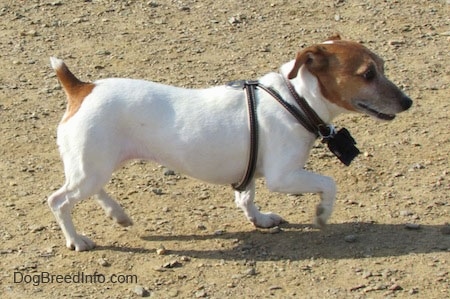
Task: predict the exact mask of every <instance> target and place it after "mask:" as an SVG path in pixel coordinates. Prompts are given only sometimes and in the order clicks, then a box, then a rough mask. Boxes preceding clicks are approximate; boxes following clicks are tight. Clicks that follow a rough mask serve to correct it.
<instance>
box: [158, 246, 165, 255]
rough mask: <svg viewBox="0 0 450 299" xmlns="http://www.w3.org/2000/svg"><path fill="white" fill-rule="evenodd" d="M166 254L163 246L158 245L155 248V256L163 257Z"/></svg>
mask: <svg viewBox="0 0 450 299" xmlns="http://www.w3.org/2000/svg"><path fill="white" fill-rule="evenodd" d="M166 253H167V250H166V248H165V247H164V246H163V245H160V246H159V247H158V248H156V254H157V255H165V254H166Z"/></svg>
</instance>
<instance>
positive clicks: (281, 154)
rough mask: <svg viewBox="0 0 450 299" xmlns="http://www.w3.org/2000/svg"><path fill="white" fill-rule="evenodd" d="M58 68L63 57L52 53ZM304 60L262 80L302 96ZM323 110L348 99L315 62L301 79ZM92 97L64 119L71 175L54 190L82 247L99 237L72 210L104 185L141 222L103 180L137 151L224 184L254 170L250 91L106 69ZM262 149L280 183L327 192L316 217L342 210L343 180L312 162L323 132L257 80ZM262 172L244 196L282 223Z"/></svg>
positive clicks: (261, 221)
mask: <svg viewBox="0 0 450 299" xmlns="http://www.w3.org/2000/svg"><path fill="white" fill-rule="evenodd" d="M51 62H52V66H53V68H55V69H58V68H60V67H61V65H63V62H62V61H61V60H59V59H56V58H52V59H51ZM293 65H294V61H291V62H289V63H286V64H285V65H283V66H282V67H281V72H280V73H269V74H267V75H265V76H263V77H262V78H260V82H261V83H262V84H264V85H266V86H268V87H272V88H274V89H275V90H277V91H278V92H279V93H280V94H281V95H282V96H283V98H284V99H285V100H287V101H289V102H291V103H295V102H294V100H293V98H292V97H291V95H290V93H289V91H288V89H287V86H286V85H285V83H284V79H283V77H282V76H284V77H286V76H287V74H288V73H289V72H290V70H291V69H292V67H293ZM291 82H292V84H293V85H294V86H295V88H296V90H297V92H298V93H299V94H300V95H302V96H304V97H305V98H306V99H307V101H308V102H309V104H310V105H311V107H312V108H313V109H314V110H315V111H316V113H317V114H318V115H319V116H320V117H321V118H322V119H323V120H324V121H325V122H327V123H329V122H331V120H332V119H333V118H334V117H336V116H337V115H338V114H340V113H342V112H344V109H343V108H341V107H339V106H337V105H335V104H333V103H331V102H330V101H328V100H327V99H325V98H323V96H322V93H321V90H320V88H319V85H318V81H317V78H316V77H315V76H314V75H312V74H311V73H310V72H309V71H308V69H307V68H306V67H305V66H302V67H301V68H300V70H299V73H298V76H297V77H296V78H294V79H292V80H291ZM94 84H95V87H94V89H93V90H92V92H91V93H90V94H89V95H88V96H87V97H86V98H85V99H84V101H83V102H82V104H81V106H80V108H79V110H78V111H77V112H76V113H75V114H74V115H72V116H71V117H70V118H69V119H67V120H66V121H63V122H61V124H60V125H59V127H58V140H57V142H58V146H59V150H60V153H61V156H62V159H63V162H64V171H65V175H66V183H65V184H64V186H62V187H61V188H60V189H59V190H58V191H56V192H55V193H54V194H52V195H51V196H50V197H49V201H48V202H49V205H50V207H51V209H52V211H53V213H54V214H55V217H56V219H57V221H58V223H59V225H60V226H61V229H62V232H63V233H64V235H65V237H66V245H67V247H69V248H72V249H76V250H77V251H82V250H88V249H91V248H92V247H94V243H93V242H92V241H91V240H90V239H89V238H87V237H86V236H82V235H80V234H78V233H77V232H76V230H75V227H74V225H73V222H72V219H71V215H70V212H71V210H72V208H73V206H74V204H75V203H76V202H78V201H80V200H82V199H85V198H87V197H89V196H93V195H95V197H96V199H97V201H98V202H99V203H100V205H101V206H102V207H103V209H104V210H105V212H106V214H107V215H108V216H109V217H111V218H113V219H114V220H115V221H117V222H118V223H120V224H122V225H124V226H126V225H130V224H132V221H131V220H130V218H129V217H128V216H127V215H126V213H125V212H124V210H123V209H122V208H121V206H120V205H119V204H118V203H117V202H116V201H115V200H113V199H112V198H111V197H110V196H109V195H108V194H107V193H106V192H105V191H104V189H103V186H104V185H105V184H106V183H107V182H108V181H109V179H110V176H111V173H112V172H113V171H114V170H115V169H116V168H118V167H119V166H120V165H121V164H122V163H123V162H125V161H128V160H131V159H149V160H154V161H157V162H158V163H161V164H163V165H165V166H167V167H169V168H171V169H175V170H177V171H179V172H182V173H184V174H187V175H189V176H192V177H195V178H198V179H200V180H203V181H206V182H210V183H215V184H232V183H236V182H237V181H239V180H240V179H241V178H242V176H243V175H244V172H245V170H246V169H245V167H246V165H247V159H248V154H249V153H248V152H249V128H248V115H247V108H246V100H245V93H244V92H243V91H242V90H236V89H233V88H231V87H228V86H218V87H212V88H207V89H196V90H194V89H185V88H178V87H173V86H168V85H162V84H158V83H154V82H148V81H143V80H132V79H104V80H98V81H96V82H94ZM257 114H258V119H259V134H260V141H259V154H258V161H257V167H256V177H265V178H266V183H267V187H268V188H269V189H270V190H271V191H276V192H283V193H293V194H301V193H318V194H320V197H321V201H320V203H319V205H318V208H317V216H316V220H315V222H316V223H318V224H320V225H323V224H324V223H326V221H327V219H328V218H329V216H330V215H331V213H332V210H333V205H334V201H335V196H336V185H335V183H334V181H333V179H331V178H330V177H326V176H322V175H319V174H316V173H313V172H310V171H307V170H305V169H303V166H304V165H305V163H306V160H307V158H308V155H309V151H310V149H311V147H312V145H313V143H314V141H315V136H314V135H313V134H311V133H310V132H308V131H307V130H306V129H305V128H304V127H302V126H301V125H300V124H299V123H298V122H297V121H296V120H295V119H294V118H293V117H292V116H291V115H290V114H289V113H288V112H287V111H286V110H285V109H284V108H282V107H281V106H280V104H279V103H277V102H276V101H275V100H274V99H273V98H272V97H271V96H270V95H268V94H267V93H265V92H264V91H262V90H257ZM254 197H255V183H254V180H253V181H252V182H251V184H250V185H249V186H248V188H247V190H245V191H243V192H235V202H236V205H237V206H238V207H240V208H241V209H242V210H243V211H244V213H245V215H246V217H247V218H248V219H249V220H250V221H251V222H253V223H254V224H255V225H256V226H260V227H271V226H274V225H278V224H279V223H280V222H281V221H282V218H281V217H280V216H278V215H276V214H273V213H262V212H260V211H259V210H258V209H257V208H256V206H255V204H254V202H253V200H254Z"/></svg>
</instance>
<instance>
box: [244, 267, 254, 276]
mask: <svg viewBox="0 0 450 299" xmlns="http://www.w3.org/2000/svg"><path fill="white" fill-rule="evenodd" d="M245 275H247V276H255V275H256V269H255V268H253V267H252V268H250V269H248V270H247V271H245Z"/></svg>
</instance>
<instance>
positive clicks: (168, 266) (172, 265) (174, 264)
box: [162, 260, 183, 269]
mask: <svg viewBox="0 0 450 299" xmlns="http://www.w3.org/2000/svg"><path fill="white" fill-rule="evenodd" d="M181 266H183V264H182V263H180V262H179V261H177V260H173V261H170V262H167V263H165V264H164V265H162V267H163V268H166V269H172V268H180V267H181Z"/></svg>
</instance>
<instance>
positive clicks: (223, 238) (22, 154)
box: [0, 0, 450, 298]
mask: <svg viewBox="0 0 450 299" xmlns="http://www.w3.org/2000/svg"><path fill="white" fill-rule="evenodd" d="M317 3H321V4H317ZM449 15H450V3H449V1H444V0H441V1H438V0H436V1H412V0H404V1H403V0H402V1H374V0H369V1H367V0H364V1H345V0H338V1H328V2H326V1H322V2H318V1H311V0H304V1H291V0H273V1H270V2H267V1H234V0H232V1H212V0H205V1H195V0H186V1H175V0H172V1H169V0H158V1H132V0H130V1H112V0H108V1H107V0H105V1H102V0H98V1H95V0H92V1H68V0H51V1H8V0H3V1H0V30H1V31H0V49H1V51H0V95H1V96H0V133H1V138H0V175H1V182H2V188H1V190H0V195H1V198H2V200H1V203H0V238H1V241H0V261H1V262H0V297H2V298H8V297H10V298H50V297H53V298H61V297H70V298H72V297H92V298H135V297H139V296H150V297H151V298H171V297H178V298H267V297H273V298H393V297H395V298H444V297H446V296H448V295H449V292H450V274H449V269H450V254H449V251H450V234H449V230H450V229H449V225H448V222H449V221H450V217H449V210H450V195H449V194H450V192H449V190H450V183H449V176H450V175H449V171H450V169H449V164H450V163H449V150H450V137H449V136H450V135H449V133H448V127H449V125H450V123H449V110H450V107H449V96H448V95H449V93H450V84H449V82H450V75H449V74H450V70H449V67H448V65H449V62H450V59H449V58H450V55H449V43H450V26H449ZM335 32H340V33H341V35H343V36H344V37H347V38H351V39H353V40H357V41H361V42H363V43H364V44H365V45H367V46H368V47H369V48H371V49H373V50H374V51H375V52H377V53H378V54H379V55H380V56H382V57H383V58H384V59H385V60H386V72H387V74H388V75H389V76H390V78H391V79H392V80H393V81H394V82H396V83H397V84H399V86H401V87H402V88H403V89H404V90H405V92H406V93H408V94H409V95H410V96H411V97H412V98H413V99H414V106H413V107H412V108H411V109H410V110H409V111H408V112H405V113H403V114H401V115H399V116H398V117H397V118H396V119H395V120H394V121H393V122H389V123H388V122H377V121H375V120H373V119H372V118H369V117H365V116H361V115H355V114H353V115H346V116H342V117H340V118H339V119H337V120H336V122H335V123H336V124H337V125H339V126H346V127H347V128H348V129H349V130H351V132H352V134H353V136H354V137H355V138H356V139H357V141H358V146H359V148H360V149H361V150H362V151H363V152H364V154H363V155H360V156H359V157H358V158H357V159H356V161H354V163H353V164H352V165H351V166H350V167H345V166H343V165H342V164H340V163H339V162H338V161H337V160H336V159H335V158H334V157H332V156H331V155H330V154H329V152H327V151H325V150H324V149H323V147H322V146H321V145H320V144H318V145H317V146H316V147H315V149H314V150H313V153H312V156H311V160H310V162H309V163H308V165H307V167H308V168H310V169H313V170H315V171H317V172H320V173H322V174H326V175H330V176H332V177H334V178H335V179H336V181H337V183H338V186H339V194H338V198H337V203H336V207H335V213H334V214H333V216H332V218H331V220H330V224H329V226H328V227H327V229H326V230H323V231H320V230H317V229H315V228H313V227H312V226H311V220H312V216H313V214H314V207H315V205H316V204H317V201H318V197H317V196H316V195H309V194H307V195H302V196H289V195H283V194H273V193H272V194H271V193H269V192H267V191H266V189H265V187H264V181H263V180H260V181H258V189H257V193H258V199H257V203H258V205H259V206H260V207H261V209H262V210H266V211H267V210H270V211H273V212H276V213H279V214H281V215H282V216H283V217H284V218H285V219H286V220H288V221H289V223H290V224H285V225H283V226H281V228H280V230H279V231H271V230H256V229H255V228H254V227H253V226H252V225H251V224H250V223H247V222H246V220H245V218H244V216H243V215H242V212H241V211H240V210H238V209H237V208H236V207H235V206H234V203H233V193H232V190H231V189H230V187H229V186H213V185H208V184H204V183H202V182H199V181H196V180H193V179H190V178H187V177H185V176H183V174H178V173H176V174H175V175H172V176H167V175H164V174H163V170H162V169H161V168H160V167H159V166H158V165H155V164H152V163H146V162H140V161H138V162H134V163H130V164H128V165H127V166H125V167H124V168H123V169H121V170H120V171H118V172H117V173H115V174H114V176H113V178H112V180H111V183H110V184H109V185H108V186H107V189H108V191H109V192H110V193H111V194H113V195H114V196H115V197H116V198H118V199H119V200H120V202H121V204H122V205H123V206H124V208H125V209H126V211H127V212H128V213H129V215H130V216H131V217H132V218H133V220H134V222H135V225H134V226H133V227H131V228H127V229H124V228H121V227H119V226H117V225H115V224H112V222H111V221H110V220H109V219H106V218H105V217H104V215H103V211H101V209H100V208H99V207H98V206H97V205H96V204H95V203H94V202H93V201H92V200H86V201H84V202H82V203H80V204H79V205H77V206H76V208H75V210H74V213H73V214H74V219H75V222H76V226H77V228H78V230H79V231H81V232H84V233H85V234H87V235H88V236H90V237H91V238H93V239H94V240H95V241H96V242H97V244H98V247H97V248H96V250H94V251H90V252H83V253H77V252H73V251H70V250H68V249H67V248H65V246H64V240H63V238H62V234H61V232H60V230H59V228H58V226H57V224H56V222H55V220H54V218H53V215H52V214H51V212H50V210H49V209H48V206H47V204H46V198H47V196H48V195H49V194H51V192H52V191H53V190H55V189H57V188H58V187H59V186H60V185H61V184H62V183H63V181H64V177H63V172H62V164H61V162H60V159H59V155H58V152H57V147H56V144H55V138H56V126H57V124H58V122H59V120H60V118H61V117H62V114H63V112H64V109H65V96H64V94H63V92H62V90H61V88H60V87H59V85H58V82H57V80H56V78H55V75H54V74H53V71H52V70H51V68H50V66H49V60H48V58H49V56H53V55H54V56H58V57H60V58H64V59H65V61H66V62H67V64H68V65H69V66H70V67H71V69H72V70H73V71H74V72H75V73H76V74H77V75H78V76H79V77H80V78H82V79H83V80H95V79H98V78H105V77H112V76H115V77H133V78H144V79H148V80H153V81H158V82H163V83H168V84H173V85H179V86H186V87H206V86H209V85H214V84H221V83H224V82H228V81H231V80H235V79H255V78H258V77H259V76H261V75H263V74H265V73H267V72H270V71H276V70H277V69H278V67H279V66H280V65H281V64H282V63H284V62H286V61H288V60H290V59H293V58H294V57H295V54H296V52H297V50H298V49H299V48H301V47H304V46H306V45H309V44H312V43H317V42H320V41H322V40H324V39H325V38H326V37H327V36H329V35H331V34H333V33H335ZM407 224H417V226H415V225H409V226H408V225H407ZM408 227H409V228H408ZM163 248H165V249H163ZM66 275H68V276H67V277H68V278H67V277H66ZM83 275H84V280H85V281H84V283H83V282H80V281H79V280H80V279H83V277H82V276H83ZM77 277H78V278H77ZM50 278H51V279H53V281H50ZM63 278H64V279H65V281H64V279H63ZM69 279H71V280H72V281H69ZM103 279H105V281H103Z"/></svg>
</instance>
